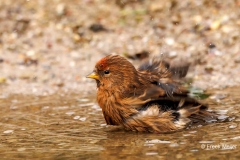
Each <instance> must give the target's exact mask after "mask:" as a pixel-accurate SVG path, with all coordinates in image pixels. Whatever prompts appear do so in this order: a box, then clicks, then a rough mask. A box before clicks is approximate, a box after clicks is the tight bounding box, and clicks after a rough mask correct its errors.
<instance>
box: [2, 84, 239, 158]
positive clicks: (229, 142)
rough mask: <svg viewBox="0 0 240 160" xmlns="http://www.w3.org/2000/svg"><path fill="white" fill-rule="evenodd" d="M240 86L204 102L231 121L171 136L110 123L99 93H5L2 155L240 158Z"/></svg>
mask: <svg viewBox="0 0 240 160" xmlns="http://www.w3.org/2000/svg"><path fill="white" fill-rule="evenodd" d="M239 91H240V88H239V87H238V88H230V89H225V90H221V91H211V93H212V95H213V96H212V98H208V99H207V100H205V101H206V102H207V103H209V105H210V109H212V110H218V112H220V113H221V114H222V117H220V119H221V118H226V117H225V116H229V117H228V118H227V121H225V122H221V123H210V124H208V125H197V126H192V127H190V128H188V129H185V130H183V131H179V132H175V133H170V134H149V133H134V132H126V131H124V130H123V129H121V128H119V127H111V126H106V124H105V121H104V118H103V116H102V112H101V109H100V108H99V107H98V105H97V104H96V101H95V97H94V96H90V97H82V96H81V95H79V94H70V93H68V94H66V93H64V94H63V93H56V94H54V95H49V96H42V97H41V96H29V95H4V94H1V96H0V108H1V110H0V125H1V127H0V140H1V143H0V157H1V159H146V158H147V159H186V158H188V159H240V152H239V151H240V117H239V111H240V100H239V97H240V92H239Z"/></svg>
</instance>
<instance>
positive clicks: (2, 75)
mask: <svg viewBox="0 0 240 160" xmlns="http://www.w3.org/2000/svg"><path fill="white" fill-rule="evenodd" d="M239 8H240V1H239V0H228V1H218V0H212V1H209V0H184V1H177V0H161V1H159V0H151V1H147V0H112V1H109V0H51V1H49V0H18V1H14V0H8V1H4V0H1V1H0V87H1V91H2V92H5V93H27V94H40V95H44V94H51V93H54V92H56V91H58V90H59V89H60V90H64V91H69V90H71V91H74V92H75V91H76V92H79V91H83V90H84V91H86V90H91V89H89V87H90V88H92V89H93V88H94V87H95V84H94V82H93V81H92V80H87V79H86V78H85V75H87V74H88V73H90V72H91V71H92V69H93V67H94V64H95V62H96V61H97V60H98V59H100V58H102V57H103V56H105V55H108V54H119V55H122V56H125V57H127V58H129V59H130V60H131V61H132V62H134V63H135V62H136V63H138V62H140V61H142V60H144V59H145V58H148V57H153V56H154V57H158V56H160V57H164V58H166V59H169V60H171V61H174V60H180V61H181V60H182V59H184V60H187V61H189V62H191V64H192V66H191V69H190V73H189V74H188V77H190V78H191V79H192V80H193V83H192V85H195V86H197V87H200V88H203V89H207V88H223V87H226V86H235V85H239V84H240V76H239V70H240V65H239V63H240V45H239V44H240V36H239V35H240V9H239ZM85 86H87V87H85Z"/></svg>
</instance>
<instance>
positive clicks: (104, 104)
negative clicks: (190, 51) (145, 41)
mask: <svg viewBox="0 0 240 160" xmlns="http://www.w3.org/2000/svg"><path fill="white" fill-rule="evenodd" d="M187 70H188V65H184V66H180V67H177V66H175V67H171V66H170V65H169V64H168V63H167V62H165V61H162V60H156V59H154V60H150V61H149V62H146V63H144V64H142V65H141V66H140V67H139V68H138V69H136V68H135V67H134V66H133V65H132V64H131V63H130V62H129V61H128V60H127V59H125V58H123V57H121V56H118V55H109V56H106V57H104V58H102V59H101V60H100V61H98V62H97V64H96V66H95V69H94V71H93V72H92V73H91V74H90V75H88V76H87V78H93V79H95V80H96V82H97V88H98V90H97V101H98V104H99V106H100V107H101V108H102V111H103V115H104V118H105V120H106V123H107V124H108V125H122V126H123V127H124V128H125V129H127V130H132V131H137V132H154V133H163V132H170V131H175V130H179V129H183V128H185V127H186V126H187V125H188V124H189V123H190V122H198V121H205V120H208V119H212V118H213V114H212V113H210V112H208V111H207V106H206V105H203V104H200V103H199V102H198V101H197V100H195V99H194V98H191V97H189V96H188V91H187V90H186V89H184V88H183V87H181V86H180V85H179V84H178V83H177V82H176V80H175V81H174V79H175V78H181V77H184V76H185V75H186V73H187Z"/></svg>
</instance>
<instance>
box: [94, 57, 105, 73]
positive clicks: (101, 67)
mask: <svg viewBox="0 0 240 160" xmlns="http://www.w3.org/2000/svg"><path fill="white" fill-rule="evenodd" d="M96 67H97V68H98V69H99V70H104V69H106V67H107V57H104V58H102V59H100V60H99V61H98V62H97V64H96Z"/></svg>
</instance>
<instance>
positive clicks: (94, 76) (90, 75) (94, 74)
mask: <svg viewBox="0 0 240 160" xmlns="http://www.w3.org/2000/svg"><path fill="white" fill-rule="evenodd" d="M87 78H92V79H96V80H99V76H98V74H97V73H96V72H94V71H93V72H92V73H91V74H89V75H87Z"/></svg>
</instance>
